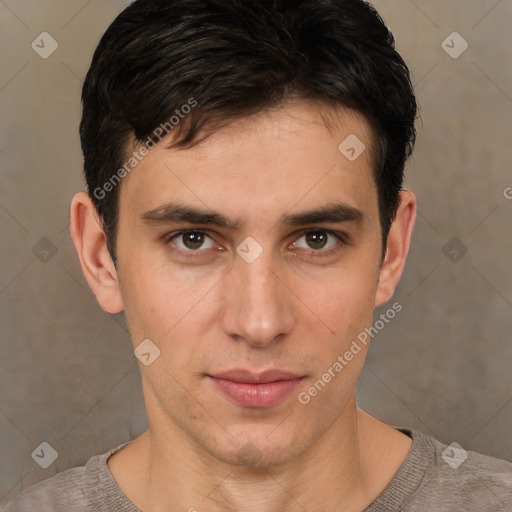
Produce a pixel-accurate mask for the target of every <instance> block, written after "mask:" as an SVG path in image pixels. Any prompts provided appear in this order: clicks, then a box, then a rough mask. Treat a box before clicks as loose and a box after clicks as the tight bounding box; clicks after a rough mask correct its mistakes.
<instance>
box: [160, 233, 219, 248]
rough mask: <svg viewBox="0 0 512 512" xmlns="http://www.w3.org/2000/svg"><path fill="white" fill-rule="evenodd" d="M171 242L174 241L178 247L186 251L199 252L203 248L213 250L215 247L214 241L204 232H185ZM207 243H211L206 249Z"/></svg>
mask: <svg viewBox="0 0 512 512" xmlns="http://www.w3.org/2000/svg"><path fill="white" fill-rule="evenodd" d="M169 241H173V243H175V245H176V246H177V247H179V248H180V249H182V250H184V251H198V250H199V249H201V248H202V249H211V248H212V247H213V245H214V244H213V240H212V239H211V238H210V237H209V236H208V235H207V234H206V233H205V232H203V231H183V232H181V233H177V234H175V235H174V236H172V237H171V238H170V239H169ZM180 242H181V243H180ZM205 242H209V245H207V246H206V247H204V244H205Z"/></svg>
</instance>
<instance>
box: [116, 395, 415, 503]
mask: <svg viewBox="0 0 512 512" xmlns="http://www.w3.org/2000/svg"><path fill="white" fill-rule="evenodd" d="M150 425H151V422H150ZM131 445H133V446H132V452H131V454H130V455H131V456H130V460H131V463H130V461H129V460H128V459H127V458H126V459H125V461H124V462H125V464H121V465H122V466H124V467H125V468H126V467H132V468H137V469H136V470H135V472H136V473H137V476H136V475H135V472H134V473H132V477H131V480H130V477H128V476H126V473H125V474H124V476H122V473H121V471H122V470H121V469H120V468H121V465H119V464H116V463H114V460H113V457H111V458H110V459H109V466H110V467H111V470H112V473H113V474H114V476H115V477H116V480H117V481H118V484H119V485H120V487H121V489H122V490H123V491H124V492H125V494H126V495H127V496H128V498H129V499H130V500H131V501H132V502H133V503H134V504H135V505H136V506H137V507H138V508H140V509H141V510H144V511H145V512H146V511H147V512H160V511H164V510H165V511H169V510H171V511H182V510H183V511H188V510H190V511H191V512H194V510H196V511H197V512H202V511H203V510H208V511H209V512H220V511H223V512H225V511H237V512H246V511H247V512H248V511H251V512H260V511H265V512H268V511H274V510H279V511H283V512H299V511H300V512H303V511H304V510H320V509H326V510H337V509H339V507H340V504H343V510H344V511H346V512H360V511H361V510H363V509H364V508H365V507H366V506H368V505H369V504H370V503H371V501H373V499H375V498H376V497H377V495H378V494H379V493H380V492H381V491H382V490H383V489H384V487H385V486H386V485H387V483H388V482H389V481H390V480H391V478H392V477H393V475H394V474H395V473H396V471H397V470H398V467H399V466H400V464H401V463H402V462H403V460H404V458H405V457H406V455H407V453H408V451H409V449H410V446H411V442H410V439H409V438H408V437H407V436H404V435H403V434H401V433H400V432H398V431H396V430H395V429H392V427H389V426H387V425H384V424H383V423H381V422H379V421H377V420H376V419H374V418H372V417H371V416H369V415H367V414H366V413H364V412H363V411H361V410H359V409H357V407H356V403H355V397H354V400H350V401H349V402H348V403H347V405H346V407H345V409H344V411H343V412H342V414H340V416H339V417H338V419H337V420H336V421H335V422H334V423H333V424H332V425H331V427H330V428H329V429H328V430H327V431H326V432H325V433H324V435H323V436H322V437H321V438H319V439H317V440H316V441H315V442H314V443H313V444H312V445H311V446H310V447H309V448H308V449H306V450H305V451H304V452H302V453H301V455H300V456H298V457H296V458H294V459H292V460H289V461H288V462H286V463H284V464H281V465H279V466H269V467H260V468H249V467H244V466H235V465H232V464H227V463H224V462H222V461H219V460H218V459H217V458H214V457H213V456H211V455H209V454H205V453H204V451H202V450H201V449H200V448H199V447H198V446H197V445H195V444H194V443H193V442H192V441H190V439H189V437H188V436H187V435H186V433H184V432H182V431H181V430H178V429H175V428H174V429H168V430H167V431H166V432H164V431H163V430H162V429H161V430H154V429H151V428H150V430H149V431H148V432H146V433H144V434H143V435H142V436H140V437H139V438H138V439H136V440H135V441H134V442H133V443H130V445H128V446H131ZM122 451H123V450H122ZM122 451H120V452H118V453H119V454H120V455H121V452H122ZM128 454H129V452H128V451H127V452H126V457H127V456H128ZM134 461H136V462H134ZM117 462H118V463H119V462H120V461H119V460H118V461H117ZM118 476H119V477H120V478H119V479H118Z"/></svg>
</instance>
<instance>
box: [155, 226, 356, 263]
mask: <svg viewBox="0 0 512 512" xmlns="http://www.w3.org/2000/svg"><path fill="white" fill-rule="evenodd" d="M189 233H199V234H202V235H207V236H208V237H210V238H212V237H211V236H210V235H209V233H208V231H206V230H203V229H186V230H183V231H178V232H176V233H171V234H170V235H168V236H166V237H165V242H166V243H169V242H171V241H172V240H173V239H174V238H177V237H179V236H182V235H186V234H189ZM309 233H327V234H328V235H331V236H333V237H334V238H336V239H337V240H338V241H339V242H341V243H342V244H343V245H349V242H348V237H347V235H346V234H345V233H342V232H341V231H333V230H330V229H319V228H316V229H315V228H313V229H306V230H304V231H302V232H301V234H300V236H299V238H302V237H303V236H304V235H308V234H309ZM299 238H298V239H299ZM298 239H297V240H298ZM172 250H173V251H176V252H178V253H180V254H181V255H183V256H184V257H185V258H197V257H201V252H203V251H201V250H197V251H192V250H190V251H183V250H182V249H172ZM338 250H339V247H337V248H329V249H324V250H322V249H318V250H316V251H315V250H311V251H310V252H309V255H311V256H313V257H314V258H323V257H327V256H332V255H333V254H336V253H337V252H338Z"/></svg>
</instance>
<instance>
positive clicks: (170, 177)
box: [117, 103, 381, 467]
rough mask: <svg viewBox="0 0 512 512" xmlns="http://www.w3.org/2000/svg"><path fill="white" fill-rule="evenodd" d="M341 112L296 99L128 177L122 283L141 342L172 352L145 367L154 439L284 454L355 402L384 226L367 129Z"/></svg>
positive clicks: (222, 453)
mask: <svg viewBox="0 0 512 512" xmlns="http://www.w3.org/2000/svg"><path fill="white" fill-rule="evenodd" d="M336 119H337V123H336V126H335V127H333V126H331V128H330V129H327V128H326V126H325V123H324V122H323V120H322V118H321V117H320V115H319V114H318V108H317V109H316V110H315V109H313V108H312V107H311V106H308V105H306V104H300V103H298V104H294V105H288V106H287V107H286V108H285V107H282V108H281V109H279V110H276V111H273V112H271V113H268V112H267V113H265V114H260V115H258V116H255V117H250V118H245V119H243V120H239V121H236V122H233V123H232V124H230V125H229V126H228V127H225V128H223V129H221V130H219V131H217V132H215V133H214V134H213V135H211V136H210V137H209V138H207V139H206V140H205V141H203V142H202V143H201V144H200V145H198V146H196V147H194V148H191V149H185V150H178V149H166V148H165V145H164V144H160V145H158V146H157V147H155V148H154V149H153V150H152V151H151V152H150V153H149V154H148V155H147V156H146V157H145V158H144V159H143V160H142V161H141V162H140V163H139V164H138V166H137V167H136V169H135V170H133V171H132V173H131V174H129V175H128V176H126V177H125V178H124V179H123V182H122V184H121V188H120V199H119V224H118V238H117V255H118V274H117V279H118V282H119V287H120V293H121V296H122V302H123V307H124V309H125V314H126V319H127V322H128V326H129V329H130V333H131V336H132V340H133V346H134V348H135V347H138V346H139V344H140V343H141V342H142V341H143V340H145V339H149V340H151V342H152V343H153V344H154V345H155V346H156V347H158V349H159V350H160V355H159V356H158V357H157V358H156V359H155V360H154V361H153V362H152V363H151V364H150V365H148V366H146V365H142V364H141V365H140V367H141V373H142V381H143V389H144V394H145V399H146V407H147V415H148V421H149V424H150V428H151V430H152V432H153V435H154V436H159V437H160V438H168V439H169V440H171V439H172V440H174V442H176V439H180V442H183V443H188V444H189V445H190V446H192V447H194V449H196V450H197V452H198V453H203V454H208V455H209V456H213V457H214V458H215V459H218V460H221V461H224V462H229V463H235V464H240V463H241V462H243V463H247V464H252V465H258V466H261V467H263V466H267V465H270V464H279V463H283V462H286V461H287V460H290V459H291V458H292V457H294V456H297V455H299V454H300V453H302V452H303V451H304V450H306V449H307V448H308V447H309V446H311V444H312V443H314V442H315V440H317V439H318V438H320V437H321V436H322V435H323V434H324V433H325V432H326V431H328V430H329V429H330V428H331V427H332V426H333V425H334V424H335V422H336V421H339V418H340V417H341V416H342V411H343V409H344V407H345V406H346V405H347V403H349V401H350V400H351V399H352V398H353V396H354V393H355V391H354V390H355V385H356V381H357V378H358V376H359V374H360V372H361V369H362V366H363V362H364V359H365V356H366V347H365V346H362V349H361V350H360V351H359V352H358V353H357V354H356V355H354V356H353V358H352V359H351V360H350V361H346V363H347V364H342V367H343V368H342V370H339V366H336V365H335V363H336V362H337V361H338V363H339V364H341V363H340V362H339V359H338V357H339V356H342V355H343V354H345V353H346V352H347V351H348V350H349V349H350V346H351V343H352V341H353V340H355V339H357V336H358V335H359V334H360V333H361V332H362V331H364V329H365V328H366V327H368V326H369V325H371V323H372V313H373V309H374V307H375V305H376V302H378V301H379V300H378V296H377V292H378V281H379V272H380V271H381V266H380V263H381V261H380V256H381V238H380V235H381V233H380V224H379V212H378V204H377V191H376V187H375V183H374V180H373V177H372V157H371V154H370V148H371V145H372V141H371V136H370V130H369V127H368V125H367V123H366V122H365V120H364V119H363V118H362V117H360V116H358V115H356V114H354V113H351V112H349V111H340V112H338V116H337V118H336ZM351 134H355V135H356V136H357V137H358V139H360V141H362V142H363V143H364V144H365V146H366V150H365V151H363V153H362V154H361V155H360V156H359V157H358V158H357V159H355V160H354V161H351V160H349V159H348V158H347V157H346V156H345V155H344V154H343V153H342V152H340V150H339V149H338V146H339V145H340V143H341V142H343V141H344V140H345V139H346V138H347V137H348V136H349V135H351ZM164 142H165V141H164ZM313 212H316V214H315V215H314V214H313ZM146 343H147V342H146ZM329 369H330V376H331V378H330V379H328V377H325V374H326V372H327V373H329ZM322 376H324V377H322ZM319 379H322V381H323V382H324V384H325V385H324V386H319V385H318V384H317V387H316V390H317V391H316V393H315V392H314V391H311V392H310V391H308V390H310V389H311V388H312V386H313V387H314V384H315V382H318V380H319ZM326 381H327V382H326ZM308 397H309V399H308Z"/></svg>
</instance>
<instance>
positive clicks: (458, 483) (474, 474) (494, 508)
mask: <svg viewBox="0 0 512 512" xmlns="http://www.w3.org/2000/svg"><path fill="white" fill-rule="evenodd" d="M412 434H413V436H415V437H421V438H422V441H423V442H424V444H425V446H428V450H426V452H429V456H428V458H429V463H428V465H427V467H426V471H425V473H424V476H423V478H422V481H421V485H420V487H419V489H418V492H419V494H422V495H423V496H424V497H425V498H426V497H427V496H429V495H430V499H431V500H432V499H434V500H436V501H438V502H439V507H440V508H439V510H443V511H444V510H450V511H451V510H479V511H482V512H487V511H488V512H506V511H508V512H510V510H511V509H512V506H511V504H512V463H510V462H508V461H506V460H501V459H497V458H494V457H490V456H488V455H483V454H481V453H478V452H475V451H470V450H465V449H464V448H463V447H462V446H460V445H459V444H457V443H455V442H454V443H451V444H449V445H447V444H444V443H442V442H441V441H439V440H438V439H436V438H434V437H431V436H428V435H426V434H422V433H419V432H415V431H413V432H412Z"/></svg>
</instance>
